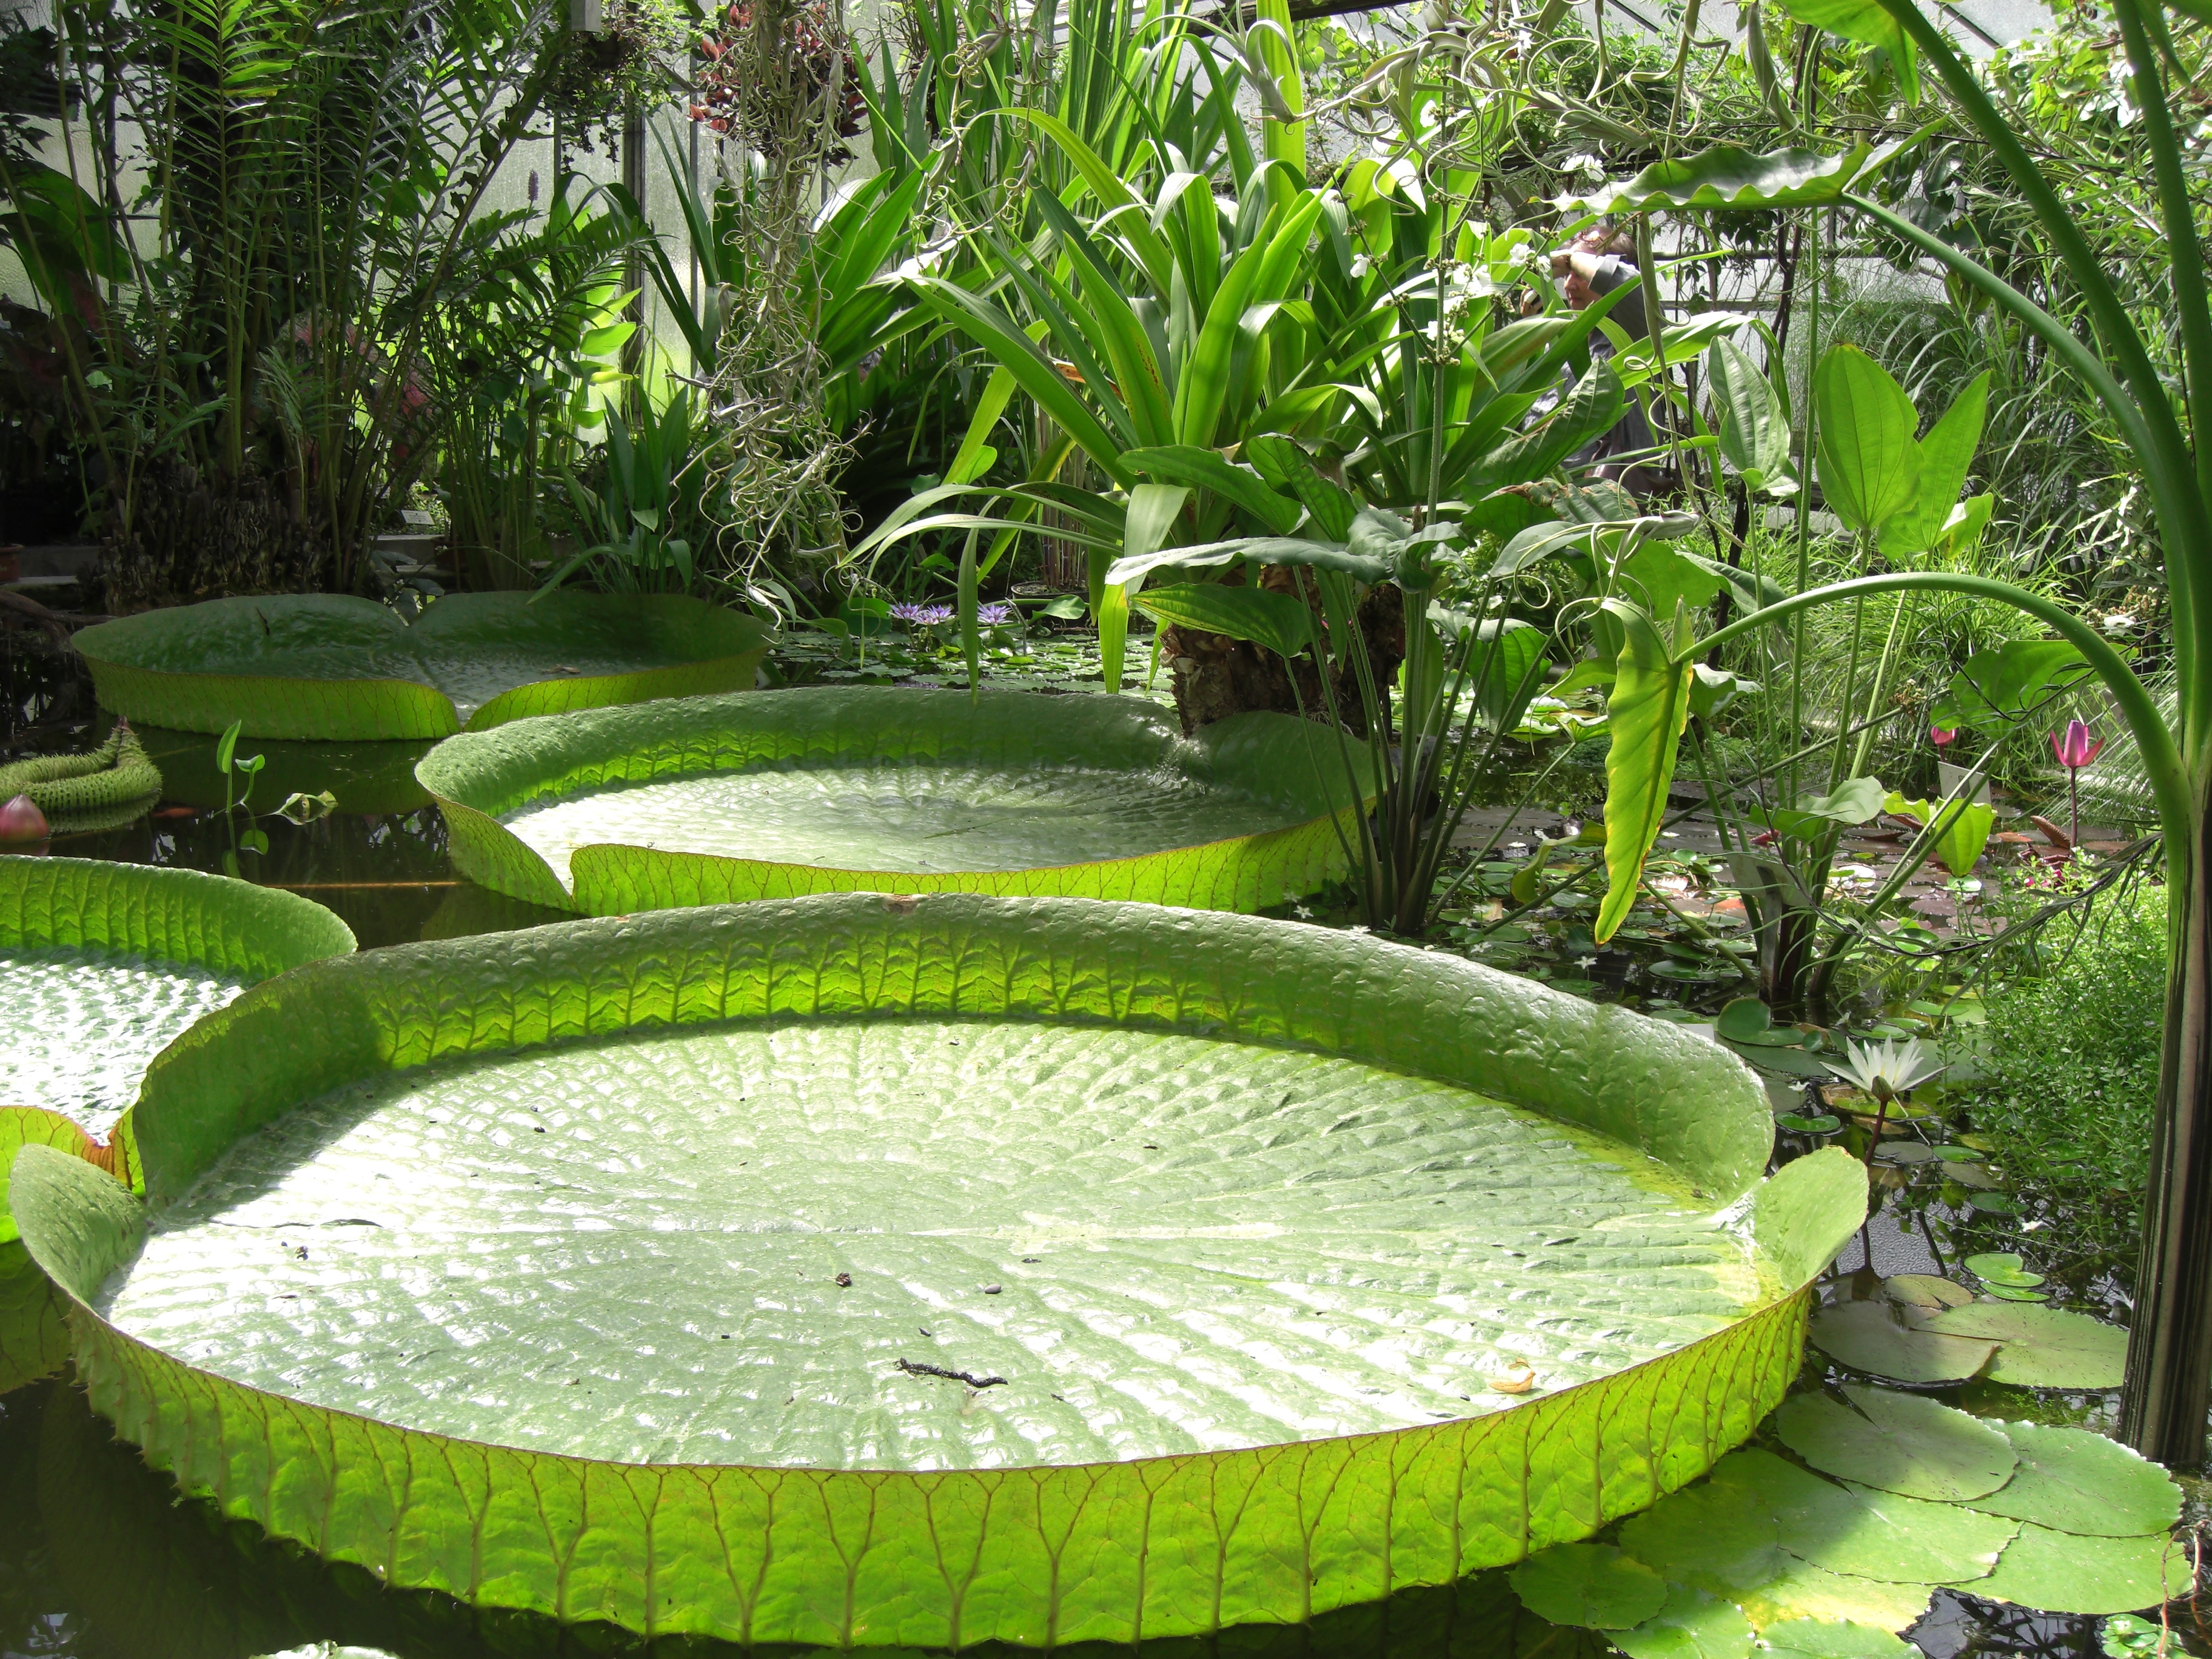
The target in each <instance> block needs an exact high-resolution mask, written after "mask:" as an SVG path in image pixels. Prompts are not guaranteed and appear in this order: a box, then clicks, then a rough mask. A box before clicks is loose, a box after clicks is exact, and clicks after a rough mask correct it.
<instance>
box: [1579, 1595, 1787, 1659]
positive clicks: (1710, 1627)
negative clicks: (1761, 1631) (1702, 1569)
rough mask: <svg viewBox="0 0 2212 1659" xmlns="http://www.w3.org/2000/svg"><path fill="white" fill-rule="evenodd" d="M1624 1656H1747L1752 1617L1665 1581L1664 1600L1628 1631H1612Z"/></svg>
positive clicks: (1669, 1658)
mask: <svg viewBox="0 0 2212 1659" xmlns="http://www.w3.org/2000/svg"><path fill="white" fill-rule="evenodd" d="M1613 1646H1615V1647H1617V1648H1619V1649H1620V1650H1621V1651H1622V1652H1623V1653H1625V1654H1626V1655H1627V1656H1628V1659H1752V1652H1753V1649H1752V1633H1751V1621H1750V1620H1747V1619H1746V1618H1745V1617H1744V1616H1743V1613H1742V1612H1741V1610H1740V1609H1739V1608H1737V1607H1735V1605H1734V1604H1733V1603H1731V1602H1729V1601H1723V1600H1721V1599H1720V1598H1719V1597H1718V1596H1715V1595H1707V1594H1706V1593H1705V1591H1703V1590H1700V1589H1687V1588H1686V1587H1684V1586H1681V1585H1674V1586H1670V1587H1669V1589H1668V1594H1667V1605H1666V1606H1665V1607H1662V1608H1661V1609H1660V1610H1659V1611H1658V1612H1657V1613H1655V1614H1654V1615H1653V1616H1652V1617H1650V1619H1647V1620H1644V1622H1643V1623H1642V1624H1640V1625H1638V1626H1636V1628H1635V1629H1633V1630H1624V1631H1619V1632H1614V1634H1613Z"/></svg>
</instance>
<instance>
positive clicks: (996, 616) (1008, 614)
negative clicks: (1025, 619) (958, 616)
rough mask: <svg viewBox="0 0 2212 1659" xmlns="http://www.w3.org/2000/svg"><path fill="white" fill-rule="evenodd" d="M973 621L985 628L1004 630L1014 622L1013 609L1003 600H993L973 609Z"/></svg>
mask: <svg viewBox="0 0 2212 1659" xmlns="http://www.w3.org/2000/svg"><path fill="white" fill-rule="evenodd" d="M975 620H976V621H977V622H979V623H981V624H982V625H983V626H984V627H986V628H1004V627H1005V626H1006V624H1007V623H1010V622H1012V621H1013V620H1014V607H1013V606H1012V605H1009V604H1007V603H1006V600H1004V599H994V600H992V601H991V603H990V604H988V605H977V606H976V607H975Z"/></svg>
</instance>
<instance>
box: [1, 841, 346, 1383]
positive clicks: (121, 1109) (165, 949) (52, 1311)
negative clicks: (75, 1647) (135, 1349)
mask: <svg viewBox="0 0 2212 1659" xmlns="http://www.w3.org/2000/svg"><path fill="white" fill-rule="evenodd" d="M353 946H354V939H353V934H352V933H350V932H349V931H348V930H347V927H346V925H345V924H344V923H343V922H342V921H339V920H338V919H337V917H336V916H334V915H331V913H330V912H329V911H328V910H325V908H323V907H322V906H321V905H319V904H315V903H312V902H309V901H308V900H307V899H303V898H301V897H300V896H298V895H296V894H293V893H281V892H277V891H275V890H271V889H269V888H263V887H254V886H251V885H249V884H246V883H245V882H242V881H231V880H228V879H227V878H224V877H222V876H209V875H202V874H200V873H198V872H196V871H191V870H160V869H154V868H150V867H149V866H143V865H135V864H100V863H93V862H90V861H88V860H82V859H48V858H5V859H0V1014H4V1017H5V1024H6V1028H7V1031H8V1040H7V1042H5V1043H0V1391H4V1390H6V1389H10V1388H13V1387H15V1385H16V1384H18V1383H23V1382H27V1381H28V1380H30V1379H31V1378H33V1377H36V1376H44V1375H45V1374H46V1372H48V1371H50V1370H52V1369H53V1368H54V1366H56V1365H58V1364H60V1362H61V1360H62V1358H63V1357H64V1352H65V1350H64V1347H63V1346H62V1344H61V1341H60V1336H61V1322H60V1316H59V1313H58V1310H57V1309H56V1308H55V1307H54V1306H53V1305H52V1287H51V1286H50V1285H47V1283H46V1277H45V1275H44V1274H42V1273H40V1272H39V1271H38V1269H37V1268H36V1267H33V1265H32V1263H31V1261H30V1260H29V1258H28V1256H27V1255H26V1254H25V1253H24V1249H23V1246H22V1245H21V1243H18V1242H16V1234H15V1218H14V1215H13V1213H12V1212H11V1211H10V1208H9V1187H8V1167H9V1164H12V1163H13V1161H14V1159H15V1152H16V1149H17V1148H18V1147H20V1146H27V1145H33V1144H35V1145H38V1146H48V1147H52V1148H56V1149H58V1151H60V1152H63V1153H64V1154H65V1155H68V1156H71V1157H74V1158H78V1159H81V1160H82V1161H83V1162H84V1163H85V1164H87V1165H88V1167H94V1168H97V1169H99V1170H102V1171H104V1172H105V1174H104V1175H103V1176H102V1178H103V1179H106V1178H107V1177H108V1176H112V1177H114V1178H116V1179H118V1180H120V1181H125V1182H128V1181H130V1180H131V1179H132V1177H133V1176H134V1174H135V1171H134V1170H133V1168H132V1166H131V1154H130V1146H131V1137H130V1136H129V1134H128V1133H124V1132H118V1121H119V1120H120V1119H121V1117H122V1116H123V1114H124V1113H125V1110H126V1109H128V1108H129V1107H130V1105H131V1102H132V1101H133V1100H135V1099H137V1095H138V1085H139V1081H140V1079H142V1078H143V1076H144V1075H145V1072H146V1066H147V1065H148V1063H149V1061H150V1060H152V1059H153V1058H154V1056H155V1054H159V1053H160V1052H161V1049H162V1048H164V1047H165V1046H167V1044H168V1042H170V1041H171V1040H172V1039H173V1038H174V1037H175V1036H178V1035H179V1033H180V1032H182V1031H183V1030H185V1027H186V1026H188V1025H190V1024H191V1023H192V1022H193V1021H194V1020H195V1019H197V1018H199V1017H200V1016H201V1015H202V1014H204V1013H206V1012H210V1011H211V1010H213V1009H216V1008H219V1007H221V1006H222V1005H223V1004H224V1003H226V1002H228V1001H229V1000H231V999H232V998H233V997H235V996H236V995H238V994H239V993H240V991H242V990H244V989H245V988H246V987H247V986H248V985H251V984H252V983H254V982H255V981H258V980H263V979H266V978H267V977H269V975H271V974H275V973H280V972H282V971H283V969H287V968H289V967H293V966H295V965H296V964H297V963H302V962H307V961H311V960H313V958H315V957H325V956H334V955H338V954H340V953H343V952H346V951H351V950H352V949H353Z"/></svg>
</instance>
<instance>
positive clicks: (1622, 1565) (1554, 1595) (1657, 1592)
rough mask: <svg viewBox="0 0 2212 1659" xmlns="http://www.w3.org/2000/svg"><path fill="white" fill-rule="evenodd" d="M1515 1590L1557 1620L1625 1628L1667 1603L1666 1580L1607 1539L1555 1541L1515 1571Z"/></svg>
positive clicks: (1543, 1616)
mask: <svg viewBox="0 0 2212 1659" xmlns="http://www.w3.org/2000/svg"><path fill="white" fill-rule="evenodd" d="M1511 1577H1512V1582H1513V1593H1514V1594H1515V1595H1518V1596H1519V1597H1520V1598H1521V1600H1522V1604H1523V1605H1524V1606H1526V1607H1528V1611H1529V1612H1531V1613H1534V1614H1535V1615H1536V1616H1537V1617H1538V1618H1539V1619H1548V1620H1551V1621H1552V1623H1553V1624H1555V1625H1577V1626H1581V1627H1582V1628H1583V1629H1584V1630H1606V1631H1613V1630H1623V1631H1625V1630H1626V1629H1628V1628H1629V1626H1632V1625H1640V1624H1642V1623H1643V1622H1644V1620H1647V1619H1650V1617H1652V1616H1653V1615H1654V1614H1655V1613H1658V1612H1659V1610H1660V1609H1661V1608H1662V1607H1665V1606H1666V1605H1667V1583H1666V1581H1665V1580H1664V1579H1662V1578H1661V1577H1659V1575H1658V1574H1657V1573H1656V1572H1654V1571H1651V1569H1650V1568H1649V1567H1647V1566H1645V1565H1644V1564H1643V1563H1642V1562H1641V1561H1638V1560H1637V1559H1634V1558H1633V1557H1631V1556H1627V1555H1624V1554H1622V1553H1620V1551H1619V1550H1617V1549H1614V1548H1613V1547H1612V1546H1611V1545H1609V1544H1554V1545H1553V1547H1551V1548H1550V1549H1547V1550H1545V1551H1542V1552H1541V1553H1538V1554H1535V1555H1532V1556H1530V1557H1529V1558H1528V1559H1527V1560H1526V1561H1523V1562H1522V1564H1521V1565H1519V1566H1517V1567H1516V1568H1514V1569H1513V1571H1512V1575H1511Z"/></svg>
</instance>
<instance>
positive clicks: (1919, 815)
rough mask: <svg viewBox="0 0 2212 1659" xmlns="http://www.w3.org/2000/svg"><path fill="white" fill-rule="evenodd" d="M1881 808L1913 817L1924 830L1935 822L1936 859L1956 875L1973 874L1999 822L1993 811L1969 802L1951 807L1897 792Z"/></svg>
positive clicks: (1891, 794) (1958, 801) (1956, 803)
mask: <svg viewBox="0 0 2212 1659" xmlns="http://www.w3.org/2000/svg"><path fill="white" fill-rule="evenodd" d="M1882 809H1883V810H1884V811H1889V812H1894V813H1896V814H1897V815H1898V816H1899V817H1906V818H1911V819H1912V820H1913V822H1915V823H1917V824H1919V825H1920V827H1921V828H1922V829H1926V828H1927V827H1928V826H1929V824H1930V823H1934V824H1935V825H1936V858H1937V860H1940V861H1941V862H1942V866H1943V867H1944V868H1945V869H1946V870H1948V871H1949V872H1951V873H1952V874H1953V875H1954V876H1964V875H1969V874H1972V872H1973V868H1974V864H1975V861H1976V860H1978V859H1979V858H1980V857H1981V856H1982V849H1983V848H1984V847H1987V846H1988V845H1989V844H1990V830H1992V829H1995V828H1996V821H1997V815H1996V810H1995V809H1994V808H1992V807H1988V806H1982V805H1977V804H1976V803H1974V802H1972V801H1970V800H1955V801H1952V802H1950V803H1949V804H1948V805H1945V803H1943V802H1942V801H1925V800H1907V799H1905V797H1904V795H1903V794H1902V793H1898V792H1897V791H1894V790H1893V791H1892V792H1891V793H1889V794H1888V795H1887V796H1886V797H1885V798H1884V799H1883V801H1882Z"/></svg>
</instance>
